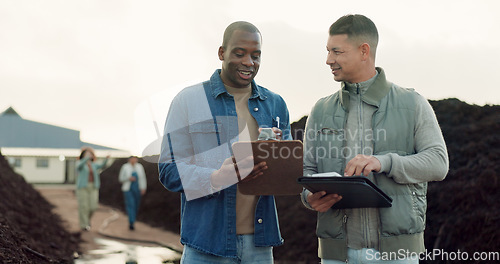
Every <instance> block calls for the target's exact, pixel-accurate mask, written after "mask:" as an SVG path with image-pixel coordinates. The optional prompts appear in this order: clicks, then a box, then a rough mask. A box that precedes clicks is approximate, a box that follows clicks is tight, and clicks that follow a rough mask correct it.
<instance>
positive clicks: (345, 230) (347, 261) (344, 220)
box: [342, 209, 349, 263]
mask: <svg viewBox="0 0 500 264" xmlns="http://www.w3.org/2000/svg"><path fill="white" fill-rule="evenodd" d="M342 211H343V212H344V217H342V222H343V224H344V233H345V247H346V249H347V250H349V247H348V244H349V243H348V236H347V218H349V217H348V216H347V213H346V210H345V209H344V210H342ZM345 263H349V258H346V260H345Z"/></svg>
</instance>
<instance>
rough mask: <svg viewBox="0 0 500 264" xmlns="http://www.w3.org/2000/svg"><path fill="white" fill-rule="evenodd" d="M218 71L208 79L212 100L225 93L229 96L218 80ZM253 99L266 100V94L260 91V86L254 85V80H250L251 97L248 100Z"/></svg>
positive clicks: (219, 79) (220, 80)
mask: <svg viewBox="0 0 500 264" xmlns="http://www.w3.org/2000/svg"><path fill="white" fill-rule="evenodd" d="M220 72H221V70H220V69H217V70H215V72H214V74H212V77H210V88H211V89H212V96H213V97H214V98H217V96H219V95H221V94H223V93H226V94H229V93H228V92H227V90H226V87H224V83H223V82H222V79H221V78H220ZM254 98H259V99H260V100H266V99H267V94H266V91H264V89H261V88H260V86H258V85H257V84H256V83H255V80H252V95H251V96H250V98H249V99H254Z"/></svg>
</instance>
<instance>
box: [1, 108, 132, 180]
mask: <svg viewBox="0 0 500 264" xmlns="http://www.w3.org/2000/svg"><path fill="white" fill-rule="evenodd" d="M84 146H89V147H92V148H94V150H95V153H96V156H97V157H100V158H102V157H105V156H107V155H109V156H110V157H111V158H124V157H128V156H130V153H129V152H128V151H124V150H119V149H114V148H109V147H105V146H100V145H95V144H90V143H86V142H82V141H81V140H80V131H77V130H72V129H68V128H63V127H58V126H53V125H48V124H43V123H39V122H34V121H30V120H26V119H23V118H22V117H21V116H20V115H19V114H18V113H17V112H16V111H15V110H14V109H13V108H12V107H9V108H8V109H7V110H5V111H4V112H3V113H1V114H0V152H1V154H2V155H3V156H5V158H6V159H7V160H8V161H9V163H10V164H11V166H12V167H13V169H14V171H15V172H16V173H18V174H21V175H23V176H24V178H25V179H26V181H27V182H29V183H74V182H75V177H76V169H75V165H76V160H77V158H78V157H79V156H80V153H81V148H82V147H84ZM111 162H112V160H110V161H109V163H108V165H111Z"/></svg>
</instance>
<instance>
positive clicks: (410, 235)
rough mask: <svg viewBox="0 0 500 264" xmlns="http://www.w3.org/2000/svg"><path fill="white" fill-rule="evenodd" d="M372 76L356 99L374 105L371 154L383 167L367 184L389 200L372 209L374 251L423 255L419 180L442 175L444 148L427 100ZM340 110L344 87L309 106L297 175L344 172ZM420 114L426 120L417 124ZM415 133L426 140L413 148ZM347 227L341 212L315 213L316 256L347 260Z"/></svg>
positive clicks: (343, 111)
mask: <svg viewBox="0 0 500 264" xmlns="http://www.w3.org/2000/svg"><path fill="white" fill-rule="evenodd" d="M377 70H378V71H379V75H378V77H377V78H376V80H375V81H374V83H373V84H372V85H371V86H370V87H369V88H368V90H367V91H366V92H365V94H363V98H362V100H363V101H364V102H365V103H367V104H370V105H373V106H375V107H377V110H376V111H375V113H374V114H373V117H372V129H373V134H374V138H373V148H374V149H373V150H374V156H375V157H377V158H378V159H379V160H380V162H381V165H382V168H383V169H382V170H381V171H380V172H379V173H377V174H376V175H375V177H374V178H375V183H376V184H377V185H378V187H379V188H380V189H382V190H383V191H384V192H386V193H387V194H388V195H389V196H390V197H391V198H392V199H393V203H392V207H390V208H380V209H379V217H380V219H379V220H380V221H379V223H380V228H379V246H380V251H381V252H398V251H399V252H401V251H400V250H404V252H411V253H413V252H416V253H420V252H423V251H424V250H425V248H424V236H423V232H424V229H425V220H426V207H427V201H426V194H427V182H428V181H439V180H442V179H444V177H445V176H446V173H447V171H448V155H447V151H446V145H445V143H444V139H443V137H442V133H441V130H440V128H439V125H438V124H437V120H436V118H435V115H434V112H433V110H432V108H431V107H430V105H429V104H428V102H427V101H426V100H425V99H423V98H422V97H421V96H420V95H419V94H418V93H416V92H415V91H413V90H412V89H404V88H401V87H398V86H396V85H395V84H392V83H390V82H388V81H387V80H386V78H385V73H384V71H383V70H382V69H381V68H377ZM348 111H349V92H348V91H347V90H346V89H344V87H342V89H341V90H340V91H339V92H337V93H335V94H333V95H330V96H328V97H325V98H322V99H320V100H319V101H318V102H317V103H316V105H315V106H314V107H313V109H312V111H311V114H310V115H309V117H308V120H307V124H306V131H305V137H304V175H312V174H314V173H322V172H332V171H333V172H338V173H340V174H343V173H344V168H345V166H346V163H347V161H346V158H345V156H346V155H344V152H345V151H347V150H346V136H345V135H344V132H345V130H344V129H345V125H346V122H347V114H348ZM422 111H424V112H425V115H426V116H430V117H431V119H433V120H431V122H421V121H419V120H418V119H419V118H420V117H419V115H420V114H421V112H422ZM422 123H423V124H422ZM423 131H425V133H424V132H423ZM422 133H424V134H425V135H426V136H427V137H429V136H428V135H434V136H433V137H434V138H433V139H432V140H430V141H427V140H425V141H426V142H425V143H419V142H417V141H418V140H421V138H422V137H423V136H422ZM307 194H308V191H307V190H305V191H304V192H303V196H302V198H303V202H304V204H305V205H306V206H308V207H310V206H309V205H308V204H307V201H306V199H305V197H306V195H307ZM347 222H348V219H347V215H346V213H345V210H333V209H332V210H328V211H327V212H325V213H318V225H317V232H316V233H317V236H318V238H319V257H320V258H322V259H337V260H346V259H347V240H346V238H347V234H346V230H347V229H346V224H347Z"/></svg>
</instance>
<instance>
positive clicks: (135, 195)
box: [123, 188, 141, 225]
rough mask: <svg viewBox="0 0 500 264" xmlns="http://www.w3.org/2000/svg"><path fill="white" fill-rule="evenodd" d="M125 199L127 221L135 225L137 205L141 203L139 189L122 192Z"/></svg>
mask: <svg viewBox="0 0 500 264" xmlns="http://www.w3.org/2000/svg"><path fill="white" fill-rule="evenodd" d="M123 196H124V198H125V209H127V214H128V221H129V223H130V224H131V225H133V224H134V223H135V219H136V216H137V211H139V204H140V203H141V191H139V188H130V190H129V191H126V192H123Z"/></svg>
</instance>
